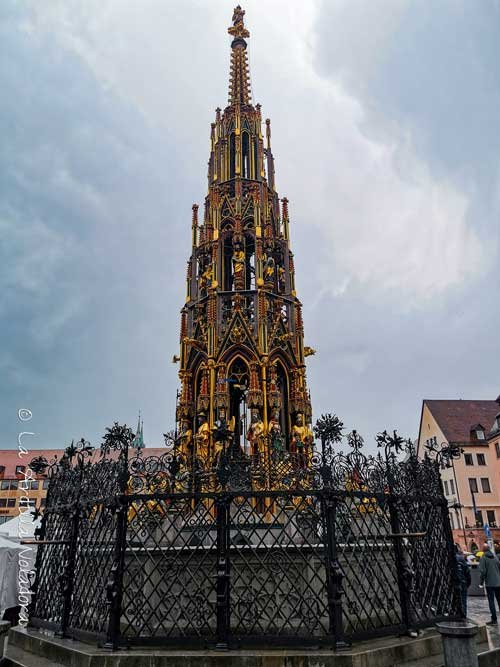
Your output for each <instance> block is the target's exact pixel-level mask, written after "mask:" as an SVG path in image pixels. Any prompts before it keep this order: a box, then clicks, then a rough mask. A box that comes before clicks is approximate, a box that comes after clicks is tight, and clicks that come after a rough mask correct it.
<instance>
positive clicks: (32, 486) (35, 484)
mask: <svg viewBox="0 0 500 667" xmlns="http://www.w3.org/2000/svg"><path fill="white" fill-rule="evenodd" d="M30 489H34V490H35V491H37V490H38V482H37V480H36V479H32V480H31V482H30Z"/></svg>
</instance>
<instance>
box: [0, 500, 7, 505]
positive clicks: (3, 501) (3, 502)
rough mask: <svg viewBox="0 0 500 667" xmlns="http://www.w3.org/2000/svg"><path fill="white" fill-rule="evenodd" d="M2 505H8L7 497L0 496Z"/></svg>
mask: <svg viewBox="0 0 500 667" xmlns="http://www.w3.org/2000/svg"><path fill="white" fill-rule="evenodd" d="M0 507H7V498H0Z"/></svg>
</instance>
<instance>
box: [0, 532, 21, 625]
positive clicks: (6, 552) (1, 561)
mask: <svg viewBox="0 0 500 667" xmlns="http://www.w3.org/2000/svg"><path fill="white" fill-rule="evenodd" d="M24 548H25V547H23V546H22V545H21V544H17V543H16V542H12V541H11V540H9V539H7V538H6V537H2V536H1V535H0V618H2V617H3V614H4V612H5V610H6V609H9V608H10V607H17V605H18V604H19V557H20V554H22V553H23V550H24Z"/></svg>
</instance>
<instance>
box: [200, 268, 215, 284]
mask: <svg viewBox="0 0 500 667" xmlns="http://www.w3.org/2000/svg"><path fill="white" fill-rule="evenodd" d="M211 280H212V266H211V265H210V264H208V266H207V267H206V268H205V269H204V271H203V273H202V274H201V276H200V290H204V289H206V288H207V287H208V285H209V284H210V282H211Z"/></svg>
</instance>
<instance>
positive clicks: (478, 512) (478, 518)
mask: <svg viewBox="0 0 500 667" xmlns="http://www.w3.org/2000/svg"><path fill="white" fill-rule="evenodd" d="M474 521H475V522H476V528H481V527H482V526H483V513H482V512H481V510H476V512H475V513H474Z"/></svg>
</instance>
